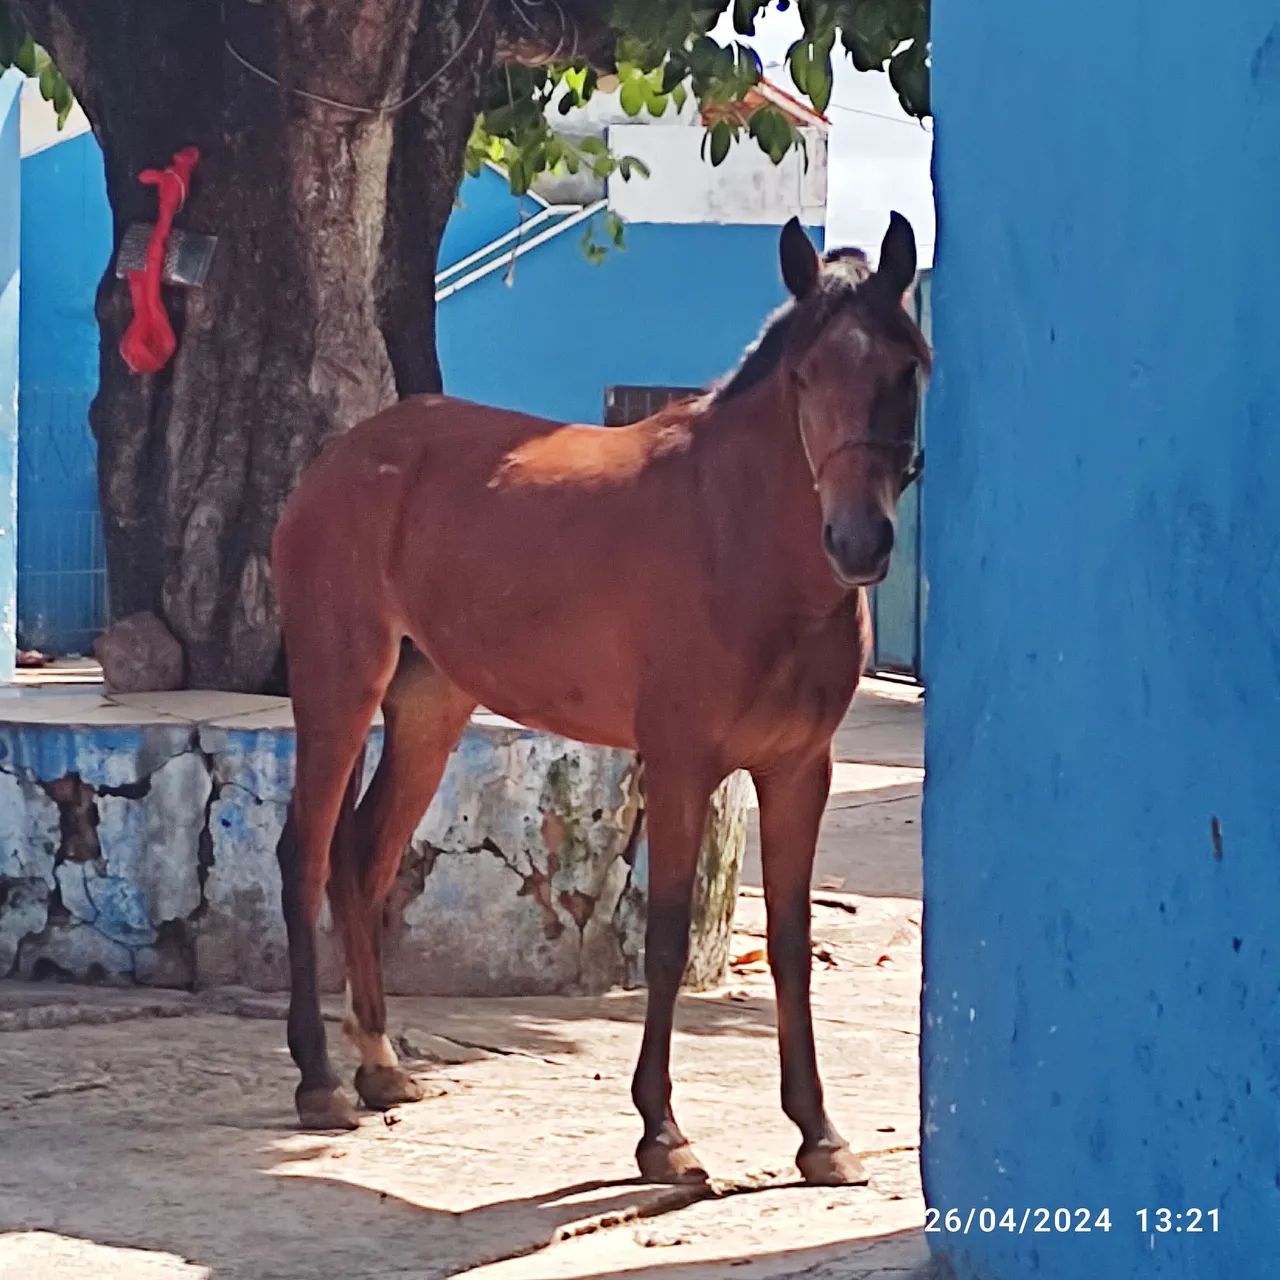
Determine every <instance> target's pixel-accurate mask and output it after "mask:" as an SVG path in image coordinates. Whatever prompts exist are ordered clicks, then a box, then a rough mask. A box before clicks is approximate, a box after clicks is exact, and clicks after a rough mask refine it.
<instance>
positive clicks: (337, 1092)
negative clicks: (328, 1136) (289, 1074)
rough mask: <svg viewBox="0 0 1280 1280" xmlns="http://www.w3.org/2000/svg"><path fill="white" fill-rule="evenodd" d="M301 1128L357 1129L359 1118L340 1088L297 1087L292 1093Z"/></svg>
mask: <svg viewBox="0 0 1280 1280" xmlns="http://www.w3.org/2000/svg"><path fill="white" fill-rule="evenodd" d="M294 1101H295V1103H296V1105H297V1108H298V1126H299V1128H302V1129H358V1128H359V1127H360V1118H359V1116H357V1115H356V1109H355V1107H353V1106H352V1105H351V1103H349V1102H348V1101H347V1096H346V1094H344V1093H343V1092H342V1090H341V1089H337V1088H331V1087H329V1086H328V1085H324V1086H321V1087H320V1088H318V1089H299V1090H298V1092H297V1093H296V1094H295V1095H294Z"/></svg>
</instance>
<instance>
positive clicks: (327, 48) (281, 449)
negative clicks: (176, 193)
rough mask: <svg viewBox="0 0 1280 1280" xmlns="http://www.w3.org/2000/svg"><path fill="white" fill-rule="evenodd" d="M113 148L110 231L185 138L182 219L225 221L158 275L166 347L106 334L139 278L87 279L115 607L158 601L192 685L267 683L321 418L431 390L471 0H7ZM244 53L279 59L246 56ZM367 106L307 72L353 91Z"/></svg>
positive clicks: (136, 608)
mask: <svg viewBox="0 0 1280 1280" xmlns="http://www.w3.org/2000/svg"><path fill="white" fill-rule="evenodd" d="M18 7H19V8H20V9H21V11H22V13H23V16H24V17H25V18H26V19H27V21H28V24H29V25H30V27H31V29H32V31H33V32H34V34H35V36H36V39H37V40H39V41H40V42H41V43H42V44H44V45H45V46H46V47H47V48H48V49H49V50H50V52H51V53H52V55H53V57H54V59H55V61H56V62H57V63H58V65H59V66H60V68H61V69H62V71H63V72H64V74H65V75H66V76H67V78H68V80H69V81H70V83H71V84H72V85H73V87H74V88H75V90H76V93H77V95H78V97H79V99H80V101H81V103H82V105H83V106H84V109H85V112H86V114H87V115H88V117H89V119H90V121H91V122H92V124H93V128H94V132H95V134H96V135H97V138H98V141H99V142H100V143H101V145H102V148H103V152H104V155H105V163H106V176H107V188H108V195H109V198H110V202H111V207H112V211H113V215H114V221H115V237H116V243H117V244H118V243H119V240H120V237H121V236H122V235H123V233H124V231H125V229H126V228H127V227H128V225H129V224H130V223H131V222H134V221H150V220H152V219H153V218H154V216H155V196H154V192H153V190H152V189H150V188H144V187H142V186H141V185H139V183H138V181H137V174H138V171H139V170H140V169H143V168H147V167H163V166H164V165H166V164H167V163H168V162H169V160H170V158H171V156H172V155H173V153H174V152H175V151H177V150H178V149H179V148H180V147H183V146H186V145H188V144H191V143H194V144H195V145H196V146H198V147H199V148H200V153H201V159H200V163H199V166H198V168H197V170H196V173H195V179H194V182H193V186H192V191H191V195H190V198H189V200H188V202H187V204H186V206H185V207H184V209H183V211H182V213H181V214H180V215H179V218H178V224H179V225H180V226H182V227H184V228H187V229H190V230H193V231H201V232H206V233H211V234H213V235H216V236H217V237H218V247H217V253H216V255H215V258H214V265H213V270H212V272H211V275H210V277H209V280H208V281H207V283H206V284H205V285H204V287H202V288H200V289H195V290H190V291H186V292H181V291H179V290H176V289H166V291H165V300H166V304H167V305H168V308H169V313H170V317H171V319H172V321H173V323H174V329H175V332H176V333H177V336H178V351H177V355H176V356H175V358H174V360H173V361H172V362H171V363H170V364H169V365H168V366H167V367H166V368H165V369H163V370H162V371H161V372H160V373H158V374H155V375H153V376H142V377H140V376H137V375H134V374H132V373H130V372H129V370H128V369H127V368H126V366H125V365H124V363H123V361H122V360H121V358H120V355H119V353H118V350H117V348H118V344H119V340H120V337H121V334H122V333H123V332H124V329H125V327H126V326H127V324H128V322H129V318H130V315H131V309H130V304H129V296H128V289H127V287H126V285H125V283H124V282H123V281H117V280H116V279H115V277H114V275H113V274H111V273H110V272H109V273H108V275H107V276H106V277H105V278H104V280H103V282H102V286H101V289H100V291H99V296H98V317H99V321H100V325H101V333H102V363H101V383H100V388H99V392H98V396H97V398H96V400H95V401H94V404H93V409H92V413H91V421H92V425H93V430H94V433H95V435H96V437H97V440H98V449H99V475H100V492H101V501H102V516H103V524H104V532H105V537H106V546H107V566H108V578H109V582H110V590H111V604H112V611H113V613H114V614H115V616H117V617H121V616H124V615H126V614H131V613H136V612H140V611H150V612H154V613H156V614H157V615H159V616H160V617H161V618H162V619H163V620H164V622H165V623H166V625H167V626H168V628H169V629H170V631H171V632H172V633H173V635H174V636H175V637H177V639H178V640H179V642H180V643H181V645H182V647H183V650H184V653H185V656H186V683H187V685H188V687H192V688H215V689H238V690H257V689H261V688H263V687H264V686H265V685H266V683H267V682H268V680H269V679H270V677H271V674H272V671H273V669H274V668H275V666H276V663H277V659H278V653H279V647H280V633H279V627H278V623H277V618H276V612H275V605H274V597H273V593H272V590H271V579H270V565H269V550H270V538H271V533H272V530H273V528H274V527H275V523H276V519H277V516H278V514H279V511H280V508H281V506H282V504H283V502H284V500H285V498H286V497H287V496H288V494H289V493H290V492H291V490H292V489H293V487H294V485H295V484H296V482H297V479H298V476H299V474H300V473H301V471H302V469H303V468H304V467H305V466H306V465H307V464H308V463H309V462H310V461H311V460H312V459H313V458H314V457H315V456H316V454H317V452H318V451H319V449H320V447H321V445H322V444H323V443H324V441H325V440H326V439H327V438H328V437H330V436H331V435H333V434H334V433H336V432H340V431H344V430H346V429H347V428H348V427H350V426H352V425H353V424H355V423H356V422H358V421H360V420H361V419H363V418H366V417H368V416H369V415H370V414H372V413H375V412H376V411H377V410H378V409H380V408H382V407H383V406H385V405H386V404H388V403H390V402H391V401H392V400H393V399H394V398H395V397H396V396H397V394H408V393H415V392H421V391H428V390H438V389H439V387H440V373H439V368H438V365H437V363H436V357H435V342H434V337H435V319H434V312H435V306H434V284H433V282H434V276H435V269H436V253H437V249H438V246H439V242H440V237H441V234H442V232H443V229H444V224H445V221H446V219H447V218H448V215H449V210H450V208H451V207H452V203H453V199H454V196H455V192H456V187H457V179H458V175H459V174H460V173H461V169H462V152H463V148H464V146H465V142H466V138H467V135H468V132H469V130H470V128H471V124H472V122H473V120H474V118H475V114H476V107H477V102H478V101H479V95H480V89H481V84H482V78H483V76H484V75H485V73H486V72H487V70H488V68H489V66H490V62H491V58H492V53H493V42H494V31H493V25H494V19H493V15H492V13H490V12H488V11H487V10H486V6H485V5H483V4H481V3H479V2H478V0H273V2H272V3H270V4H266V5H263V4H258V3H251V2H249V0H227V3H226V5H225V26H224V20H223V11H221V7H220V6H219V5H218V4H215V3H212V0H113V3H111V4H109V5H107V4H102V3H100V2H98V3H95V2H94V0H19V3H18ZM226 41H230V43H231V45H233V46H234V48H235V49H236V50H237V51H238V52H239V53H240V54H241V55H243V57H244V58H245V59H247V60H248V61H250V62H251V63H253V64H254V65H255V66H256V67H258V68H260V69H261V71H262V72H265V73H266V75H267V76H270V77H273V78H275V79H276V80H278V81H279V84H274V83H272V82H271V80H269V79H267V78H266V76H264V75H262V74H258V73H255V72H254V71H252V70H249V69H247V68H245V67H244V65H243V64H242V63H241V62H239V61H238V60H237V59H236V58H235V57H233V56H232V54H231V53H229V52H228V50H227V47H226ZM424 84H426V85H427V87H426V89H425V90H424V91H423V92H421V93H420V94H419V95H418V96H416V97H415V98H414V100H413V101H412V102H411V103H409V104H408V105H406V106H403V107H402V108H401V109H399V110H395V111H382V112H380V111H358V110H352V109H349V108H348V107H347V106H334V105H327V104H325V103H321V102H317V101H315V100H314V99H312V98H308V97H304V96H302V94H301V93H299V92H297V90H304V91H306V92H307V93H312V94H318V95H322V96H323V97H325V98H328V99H331V100H333V101H335V102H340V103H345V104H357V105H361V106H375V107H376V106H380V105H383V104H388V103H393V104H394V103H399V102H401V101H402V100H403V99H404V98H406V97H408V96H409V95H410V94H412V93H413V92H414V90H415V89H417V88H419V87H420V86H422V85H424Z"/></svg>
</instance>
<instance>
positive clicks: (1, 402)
mask: <svg viewBox="0 0 1280 1280" xmlns="http://www.w3.org/2000/svg"><path fill="white" fill-rule="evenodd" d="M21 89H22V77H21V76H20V75H19V74H18V73H17V72H15V71H8V72H3V73H0V680H12V679H13V670H14V649H15V645H16V638H15V628H16V625H17V582H18V538H17V527H18V519H17V517H18V496H17V474H18V251H19V250H18V231H19V195H20V183H19V172H20V162H19V151H18V109H19V108H18V102H19V97H20V93H21Z"/></svg>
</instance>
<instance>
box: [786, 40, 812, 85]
mask: <svg viewBox="0 0 1280 1280" xmlns="http://www.w3.org/2000/svg"><path fill="white" fill-rule="evenodd" d="M809 59H810V45H809V42H808V41H807V40H797V41H796V42H795V44H793V45H792V46H791V48H790V49H788V50H787V69H788V70H789V71H790V72H791V78H792V80H794V81H795V85H796V88H797V89H799V90H800V92H801V93H803V94H808V92H809V65H810V63H809Z"/></svg>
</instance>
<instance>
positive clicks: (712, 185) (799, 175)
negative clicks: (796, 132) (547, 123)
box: [609, 121, 827, 226]
mask: <svg viewBox="0 0 1280 1280" xmlns="http://www.w3.org/2000/svg"><path fill="white" fill-rule="evenodd" d="M802 132H803V135H804V139H805V146H806V149H807V160H806V155H805V154H804V153H802V152H801V151H799V150H798V149H792V151H790V152H789V153H788V154H787V155H786V156H785V157H784V158H783V160H782V162H781V163H780V164H776V165H775V164H774V163H773V161H771V160H770V159H769V157H768V156H766V155H765V154H764V152H763V151H761V150H760V148H759V147H758V146H756V144H755V142H754V141H753V140H751V139H748V138H746V137H745V136H744V137H743V140H742V141H741V142H739V144H738V145H736V146H734V147H733V148H731V149H730V151H729V154H728V156H726V157H725V159H724V161H723V163H721V164H719V165H712V164H711V162H710V160H708V159H705V158H704V157H703V154H702V148H703V145H704V140H705V138H706V134H705V132H704V131H703V129H702V128H701V127H694V128H689V127H680V126H678V125H677V126H674V127H664V126H663V125H662V124H661V122H660V121H654V122H653V123H652V124H639V123H627V124H614V125H610V127H609V146H610V149H611V150H612V151H613V152H614V154H615V155H618V156H635V157H636V158H637V159H639V160H642V161H643V162H644V163H645V164H646V165H648V167H649V170H650V176H649V177H648V178H632V179H631V181H630V182H626V181H624V180H623V179H622V178H621V177H619V176H618V175H616V174H615V175H614V176H613V177H612V178H610V179H609V204H610V206H611V207H612V208H614V209H616V210H617V211H618V213H620V214H621V215H622V216H623V217H624V218H626V219H628V220H629V221H631V222H668V223H670V222H727V223H750V224H757V223H766V224H772V225H774V226H777V225H779V224H781V223H783V222H786V220H787V219H788V218H790V217H792V216H793V215H795V216H797V217H799V219H800V221H801V222H803V223H805V224H806V225H808V226H821V225H823V222H824V220H825V217H826V198H827V141H826V138H825V137H824V136H823V133H822V131H821V130H819V129H805V130H803V131H802Z"/></svg>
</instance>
